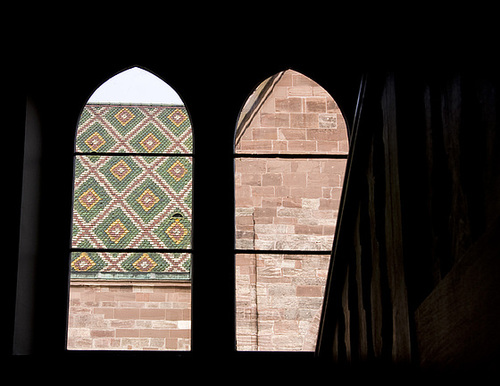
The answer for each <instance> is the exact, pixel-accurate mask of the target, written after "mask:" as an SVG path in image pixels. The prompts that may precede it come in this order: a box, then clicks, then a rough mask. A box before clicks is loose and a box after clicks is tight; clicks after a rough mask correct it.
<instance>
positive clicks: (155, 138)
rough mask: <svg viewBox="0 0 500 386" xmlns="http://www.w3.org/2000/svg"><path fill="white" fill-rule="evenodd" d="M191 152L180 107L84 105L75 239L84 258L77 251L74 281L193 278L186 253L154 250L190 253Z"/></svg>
mask: <svg viewBox="0 0 500 386" xmlns="http://www.w3.org/2000/svg"><path fill="white" fill-rule="evenodd" d="M192 152H193V139H192V130H191V123H190V119H189V115H188V113H187V111H186V109H185V108H184V107H183V106H158V105H153V106H138V105H133V106H132V105H130V106H128V105H119V106H118V105H105V104H104V105H98V104H93V105H86V106H85V108H84V110H83V112H82V114H81V116H80V121H79V125H78V130H77V139H76V153H77V155H76V156H75V183H74V199H73V232H72V235H73V236H72V237H73V238H72V247H73V248H78V249H80V250H81V249H84V250H85V252H80V251H79V252H77V251H74V252H72V255H71V275H72V277H85V278H88V277H94V278H105V279H106V278H110V279H120V278H122V279H131V278H132V279H133V278H144V279H158V278H162V279H164V278H168V279H189V275H190V266H191V255H190V254H189V253H185V252H181V251H180V252H179V253H163V252H162V253H160V252H155V249H190V248H191V219H192V199H191V197H192V164H193V161H192V157H190V156H188V155H185V154H190V153H192ZM79 153H80V154H79ZM81 153H85V154H81ZM89 153H98V154H96V155H91V154H89ZM132 249H133V250H139V251H138V252H137V251H130V252H128V250H132ZM92 250H95V251H92ZM106 250H109V252H106Z"/></svg>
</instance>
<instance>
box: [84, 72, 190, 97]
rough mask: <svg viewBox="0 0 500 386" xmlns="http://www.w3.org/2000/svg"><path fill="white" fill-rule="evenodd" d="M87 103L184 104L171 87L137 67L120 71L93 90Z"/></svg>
mask: <svg viewBox="0 0 500 386" xmlns="http://www.w3.org/2000/svg"><path fill="white" fill-rule="evenodd" d="M87 103H141V104H169V105H173V104H174V105H184V103H183V102H182V100H181V98H180V97H179V95H178V94H177V93H176V92H175V91H174V89H173V88H172V87H170V86H169V85H168V84H166V83H165V82H164V81H162V80H161V79H160V78H158V77H157V76H155V75H153V74H151V73H150V72H148V71H145V70H142V69H140V68H138V67H133V68H131V69H130V70H126V71H123V72H120V73H119V74H117V75H115V76H113V77H112V78H110V79H108V80H107V81H106V82H104V83H103V84H102V85H101V86H100V87H99V88H98V89H97V90H95V91H94V93H93V94H92V96H91V97H90V99H89V100H88V102H87Z"/></svg>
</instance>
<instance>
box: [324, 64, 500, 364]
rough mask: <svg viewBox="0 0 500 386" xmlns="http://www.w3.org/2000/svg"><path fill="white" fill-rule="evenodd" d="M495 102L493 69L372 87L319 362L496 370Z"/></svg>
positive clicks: (402, 76) (397, 76) (382, 79)
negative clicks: (329, 359)
mask: <svg viewBox="0 0 500 386" xmlns="http://www.w3.org/2000/svg"><path fill="white" fill-rule="evenodd" d="M497 93H498V79H497V77H496V74H495V73H494V72H488V71H483V72H481V73H479V72H475V71H450V72H442V71H430V72H425V71H424V72H421V73H419V74H415V73H414V72H410V73H408V72H394V73H388V74H385V75H384V74H378V76H377V75H374V76H371V77H370V76H369V77H368V78H367V83H366V93H365V102H364V111H363V112H362V114H361V117H360V120H359V122H360V123H359V127H358V128H357V135H356V139H355V143H354V145H353V146H354V154H353V155H352V157H353V158H352V160H351V161H352V162H351V170H350V174H349V179H348V185H346V189H347V196H346V197H345V200H344V205H345V206H344V212H343V214H342V223H341V228H343V229H339V231H338V232H339V233H338V234H337V244H336V250H335V252H334V261H335V263H334V264H333V266H332V269H331V276H330V279H329V280H330V281H329V283H330V284H329V285H330V289H329V291H328V293H329V296H328V297H327V299H326V301H325V311H324V319H323V323H324V326H323V330H322V334H323V335H322V336H321V337H320V340H319V344H320V355H324V356H326V357H329V356H331V357H333V358H334V359H336V360H337V361H339V362H340V363H360V362H361V363H364V362H371V361H374V360H376V361H378V360H382V361H384V362H389V363H411V364H414V365H417V366H420V365H422V366H424V367H430V368H440V369H443V368H462V369H464V368H467V367H469V368H470V367H473V366H480V365H481V366H487V365H491V364H492V363H495V360H496V359H497V357H498V354H499V342H498V332H497V329H496V326H495V321H496V320H497V319H498V316H499V314H498V309H499V302H498V286H497V284H496V283H498V280H499V279H500V275H499V271H498V242H495V241H494V240H493V239H492V236H491V235H492V234H495V232H496V230H497V227H498V225H497V221H498V218H499V214H500V212H499V208H498V200H496V198H495V197H496V196H497V194H498V187H499V182H500V174H499V170H498V165H499V160H498V147H499V141H498V134H497V133H498V121H497V114H498V108H499V105H498V97H497ZM350 192H351V193H350Z"/></svg>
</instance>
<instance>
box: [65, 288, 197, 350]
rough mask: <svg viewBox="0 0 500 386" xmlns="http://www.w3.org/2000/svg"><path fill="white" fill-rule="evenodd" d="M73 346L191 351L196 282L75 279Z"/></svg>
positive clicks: (70, 323) (71, 320)
mask: <svg viewBox="0 0 500 386" xmlns="http://www.w3.org/2000/svg"><path fill="white" fill-rule="evenodd" d="M69 315H70V316H69V320H68V340H67V348H68V349H69V350H189V349H190V345H191V285H190V283H172V282H171V283H155V282H129V283H124V282H110V281H107V282H106V281H101V282H97V281H95V282H92V281H78V280H72V282H71V288H70V303H69Z"/></svg>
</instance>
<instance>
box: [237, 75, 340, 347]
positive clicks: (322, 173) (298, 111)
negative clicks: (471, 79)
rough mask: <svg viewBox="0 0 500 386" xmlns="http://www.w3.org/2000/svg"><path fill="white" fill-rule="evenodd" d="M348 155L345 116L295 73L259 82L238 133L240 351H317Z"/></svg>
mask: <svg viewBox="0 0 500 386" xmlns="http://www.w3.org/2000/svg"><path fill="white" fill-rule="evenodd" d="M348 153H349V142H348V136H347V129H346V123H345V120H344V118H343V116H342V112H341V110H340V109H339V107H338V105H337V104H336V102H335V101H334V99H333V98H332V97H331V95H330V94H328V92H327V91H326V90H325V89H324V88H322V87H321V86H320V85H319V84H317V83H316V82H314V81H313V80H311V79H309V78H308V77H306V76H304V75H302V74H301V73H299V72H296V71H293V70H287V71H282V72H280V73H278V74H276V75H274V76H271V77H270V78H268V79H267V80H265V81H264V82H262V83H261V84H260V85H259V86H258V87H257V88H256V89H255V90H254V92H253V93H252V94H251V96H250V97H249V98H248V100H247V101H246V103H245V105H244V106H243V108H242V110H241V112H240V115H239V117H238V122H237V127H236V133H235V149H234V164H235V205H236V207H235V226H236V229H235V259H236V264H235V266H236V335H237V339H236V340H237V349H238V350H240V351H314V349H315V345H316V338H317V333H318V327H319V320H320V314H321V307H322V303H323V294H324V288H325V285H326V275H327V271H328V266H329V260H330V256H331V251H332V246H333V239H334V234H335V226H336V220H337V214H338V208H339V204H340V198H341V192H342V186H343V179H344V173H345V168H346V163H347V157H348Z"/></svg>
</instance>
